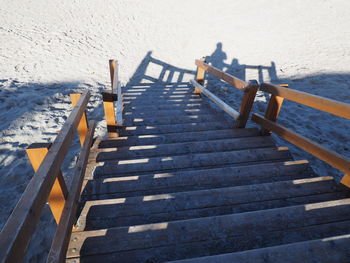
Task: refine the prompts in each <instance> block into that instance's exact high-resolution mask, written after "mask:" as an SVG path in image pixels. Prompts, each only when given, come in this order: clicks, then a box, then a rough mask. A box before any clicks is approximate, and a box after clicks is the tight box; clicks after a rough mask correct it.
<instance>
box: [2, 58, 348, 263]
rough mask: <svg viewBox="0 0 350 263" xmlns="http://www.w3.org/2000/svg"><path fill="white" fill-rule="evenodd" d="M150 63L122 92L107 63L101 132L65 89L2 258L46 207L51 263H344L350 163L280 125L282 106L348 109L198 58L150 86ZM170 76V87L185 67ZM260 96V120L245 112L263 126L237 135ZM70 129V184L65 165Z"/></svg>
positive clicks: (83, 97) (25, 237)
mask: <svg viewBox="0 0 350 263" xmlns="http://www.w3.org/2000/svg"><path fill="white" fill-rule="evenodd" d="M149 62H153V63H156V64H158V65H162V63H161V61H159V60H156V59H153V58H152V57H151V56H150V54H148V55H147V57H146V58H145V59H144V60H143V62H142V63H141V64H140V66H139V67H138V69H137V70H136V72H135V77H136V79H137V80H138V81H136V84H133V85H132V84H130V83H129V85H127V87H125V88H124V90H123V92H122V89H121V85H120V82H119V81H118V70H117V69H118V67H117V63H116V61H114V60H110V73H111V82H112V91H104V92H103V93H102V99H103V107H104V111H105V119H106V124H107V135H108V137H106V138H95V139H94V130H95V127H96V122H95V121H88V118H87V114H86V109H87V105H88V102H89V98H90V92H89V91H85V92H83V93H82V94H71V101H72V106H73V107H72V112H71V113H70V115H69V116H68V117H67V120H66V122H65V123H64V125H63V127H62V129H61V131H60V132H59V134H58V135H57V137H56V138H55V140H54V141H53V142H52V143H34V144H32V145H30V146H29V147H28V148H27V154H28V157H29V160H30V162H31V164H32V166H33V168H34V171H35V173H34V175H33V177H32V179H31V180H30V182H29V183H28V186H27V187H26V189H25V191H24V193H23V194H22V196H21V199H20V200H19V202H18V203H17V205H16V207H15V208H14V210H13V211H12V213H11V215H10V217H9V219H8V220H7V222H6V224H5V226H4V227H3V229H2V231H1V233H0V263H12V262H22V261H23V258H24V257H25V253H26V250H27V247H28V244H29V242H30V239H31V237H32V235H33V233H34V232H35V227H36V226H37V224H38V222H39V220H40V216H41V213H42V211H43V209H44V207H45V205H46V203H48V204H49V207H50V209H51V212H52V214H53V216H54V219H55V221H56V223H57V228H56V232H55V235H54V237H53V239H52V243H51V248H50V251H49V253H48V256H47V258H46V262H47V263H61V262H64V261H66V262H70V263H78V262H80V263H87V262H123V263H124V262H126V263H127V262H140V263H141V262H142V263H155V262H170V261H171V262H174V261H176V262H183V263H184V262H187V263H190V262H191V263H199V262H225V263H226V262H235V263H236V262H239V263H242V262H243V263H272V262H273V263H274V262H288V263H300V262H312V263H314V262H317V263H348V262H350V213H349V211H350V192H349V190H348V188H349V187H350V160H349V159H348V158H346V157H344V156H340V155H339V154H337V153H336V152H334V151H331V150H328V149H326V148H324V147H322V146H321V145H319V144H317V143H316V142H313V141H311V140H309V139H308V138H306V137H303V136H301V135H300V134H297V133H295V132H293V131H291V130H290V129H288V128H286V127H284V126H282V125H280V124H278V123H277V118H278V114H279V112H280V110H281V107H282V103H283V100H284V99H288V100H291V101H294V102H296V103H300V104H303V105H306V106H309V107H313V108H315V109H318V110H322V111H325V112H328V113H331V114H333V115H336V116H339V117H342V118H345V119H350V105H348V104H345V103H341V102H338V101H334V100H330V99H326V98H322V97H319V96H315V95H311V94H308V93H304V92H300V91H297V90H293V89H289V88H287V87H286V85H273V84H268V83H262V84H258V83H257V82H256V81H249V82H245V81H244V80H240V79H238V78H236V77H234V76H232V75H229V74H227V73H225V72H222V71H220V70H219V69H217V68H214V67H213V66H211V65H208V64H207V63H205V61H204V60H203V59H202V60H196V65H197V67H198V68H197V74H196V80H191V82H190V83H191V85H190V84H189V83H187V82H182V81H178V82H177V83H168V80H167V81H166V82H158V83H157V81H153V80H154V79H153V78H151V77H149V76H146V75H143V74H145V72H146V71H145V69H146V68H147V67H146V64H147V63H149ZM165 69H166V70H165ZM168 69H170V70H171V69H172V68H171V67H169V65H165V67H164V68H163V70H162V73H161V74H160V75H161V76H164V75H165V73H166V72H165V71H167V70H168ZM176 70H178V72H177V73H179V78H180V80H182V78H183V76H184V74H187V73H191V72H192V71H188V70H183V69H178V68H177V69H176ZM174 73H175V72H174V71H171V72H170V73H169V76H173V75H174ZM206 73H210V74H212V75H214V76H216V77H218V78H219V79H221V80H222V81H225V82H227V83H229V84H231V85H232V86H233V87H234V88H237V89H238V90H240V91H241V92H243V96H242V101H241V104H240V108H239V110H238V111H236V110H234V109H233V108H232V107H231V106H230V105H228V104H226V103H225V102H223V101H222V100H221V99H220V98H218V97H217V96H215V95H214V94H213V93H211V92H210V91H209V90H208V89H207V88H205V74H206ZM140 76H143V77H144V78H145V79H146V80H148V81H149V80H151V81H153V83H151V84H150V83H141V81H140V80H141V78H143V77H140ZM162 78H163V77H162ZM168 79H169V77H168ZM170 79H171V78H170ZM258 89H260V91H262V92H265V93H267V94H270V95H271V96H270V99H269V102H268V105H267V109H266V112H265V115H264V116H261V115H259V114H256V113H253V114H252V118H251V121H253V122H255V123H256V124H258V125H259V126H261V127H260V128H259V129H258V128H246V123H247V121H248V120H249V117H250V111H251V109H252V105H253V103H254V98H255V95H256V92H257V90H258ZM208 99H209V100H208ZM116 101H117V103H116V104H117V105H115V102H116ZM209 101H210V103H214V104H216V106H217V108H219V110H214V109H213V108H212V107H211V105H209ZM76 131H78V134H79V139H80V144H81V151H80V154H79V157H78V159H77V162H76V165H75V169H74V173H73V176H72V180H71V184H70V185H69V187H68V186H67V185H66V182H65V179H64V176H63V173H62V172H61V166H62V164H63V162H64V159H65V156H66V155H67V153H68V150H69V147H70V145H71V143H72V140H73V136H74V134H75V133H76ZM271 133H275V134H276V135H279V136H280V137H282V138H284V139H285V140H287V141H289V142H290V143H292V144H294V145H296V146H297V147H300V148H301V149H303V150H305V151H307V152H309V153H311V154H313V155H314V156H316V157H318V158H319V159H321V160H323V161H325V162H327V163H328V164H330V165H332V166H333V167H335V168H337V169H338V170H340V171H342V172H343V173H344V176H343V177H342V179H341V184H338V183H336V182H335V181H334V179H333V176H332V175H330V176H324V177H319V176H317V175H316V174H315V173H314V172H313V171H312V169H311V168H310V166H309V163H308V161H307V160H293V157H292V155H291V153H290V152H289V150H288V148H287V147H277V146H276V144H275V142H274V140H273V138H272V137H271V136H269V135H270V134H271ZM344 185H345V186H347V188H346V187H344Z"/></svg>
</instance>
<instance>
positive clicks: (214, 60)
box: [206, 42, 227, 70]
mask: <svg viewBox="0 0 350 263" xmlns="http://www.w3.org/2000/svg"><path fill="white" fill-rule="evenodd" d="M226 59H227V55H226V53H225V52H224V51H222V43H221V42H218V43H217V44H216V49H215V50H214V52H213V53H212V54H211V55H210V56H207V57H206V60H207V62H208V63H210V64H211V65H212V66H213V67H215V68H218V69H220V70H223V69H224V67H226V64H225V62H224V60H226Z"/></svg>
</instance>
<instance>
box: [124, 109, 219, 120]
mask: <svg viewBox="0 0 350 263" xmlns="http://www.w3.org/2000/svg"><path fill="white" fill-rule="evenodd" d="M215 113H216V112H214V111H213V110H211V109H208V108H202V109H174V110H157V111H154V110H150V111H147V110H146V111H137V110H135V111H124V113H123V114H124V117H125V118H129V117H133V118H136V117H140V118H142V117H144V118H145V117H146V118H158V117H168V118H169V117H170V116H191V115H206V114H215Z"/></svg>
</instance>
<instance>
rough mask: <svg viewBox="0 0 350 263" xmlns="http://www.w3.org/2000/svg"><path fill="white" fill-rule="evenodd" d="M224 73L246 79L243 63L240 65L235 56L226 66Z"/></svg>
mask: <svg viewBox="0 0 350 263" xmlns="http://www.w3.org/2000/svg"><path fill="white" fill-rule="evenodd" d="M226 73H228V74H231V75H233V76H235V77H237V78H239V79H241V80H246V74H245V65H241V64H239V62H238V59H237V58H234V59H232V62H231V65H229V66H228V67H227V70H226Z"/></svg>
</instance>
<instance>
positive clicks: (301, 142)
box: [252, 113, 350, 174]
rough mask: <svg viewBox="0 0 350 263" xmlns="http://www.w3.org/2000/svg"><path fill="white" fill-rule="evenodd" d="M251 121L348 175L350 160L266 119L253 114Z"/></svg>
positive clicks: (349, 172)
mask: <svg viewBox="0 0 350 263" xmlns="http://www.w3.org/2000/svg"><path fill="white" fill-rule="evenodd" d="M252 120H253V121H254V122H255V123H257V124H259V125H261V126H262V127H265V128H266V129H268V130H270V131H272V132H274V133H276V134H277V135H279V136H281V137H282V138H283V139H285V140H287V141H289V142H291V143H292V144H294V145H296V146H298V147H299V148H301V149H303V150H305V151H307V152H309V153H311V154H312V155H314V156H316V157H317V158H319V159H321V160H323V161H325V162H327V163H329V164H330V165H332V166H334V167H335V168H337V169H339V170H340V171H342V172H344V173H346V174H350V159H348V158H346V157H343V156H341V155H339V154H337V153H336V152H334V151H331V150H328V149H326V148H324V147H323V146H321V145H319V144H318V143H316V142H314V141H312V140H310V139H307V138H305V137H303V136H301V135H299V134H297V133H295V132H293V131H291V130H289V129H287V128H286V127H284V126H282V125H279V124H277V123H275V122H273V121H271V120H268V119H267V118H265V117H263V116H261V115H260V114H256V113H254V114H253V116H252Z"/></svg>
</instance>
